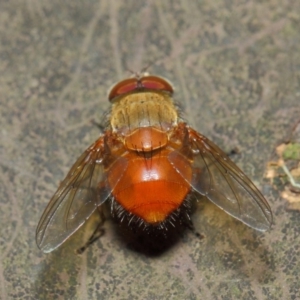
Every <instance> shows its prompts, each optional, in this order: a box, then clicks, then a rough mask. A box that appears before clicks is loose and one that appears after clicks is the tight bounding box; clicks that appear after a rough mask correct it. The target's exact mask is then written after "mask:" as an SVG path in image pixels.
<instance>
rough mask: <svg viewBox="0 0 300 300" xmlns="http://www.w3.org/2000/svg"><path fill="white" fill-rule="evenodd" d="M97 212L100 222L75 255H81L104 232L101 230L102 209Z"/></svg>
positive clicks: (103, 217)
mask: <svg viewBox="0 0 300 300" xmlns="http://www.w3.org/2000/svg"><path fill="white" fill-rule="evenodd" d="M98 211H99V215H100V222H99V224H98V225H97V227H96V229H95V230H94V232H93V234H92V235H91V237H90V238H89V239H88V241H87V242H86V243H85V244H84V245H83V246H82V247H80V248H79V249H77V250H76V253H77V254H82V253H83V252H84V251H85V250H86V249H87V248H88V247H89V246H90V245H92V244H93V243H94V242H95V241H97V240H98V239H99V238H100V237H101V236H102V235H103V234H104V232H105V230H104V228H103V224H104V222H105V216H104V213H103V209H102V208H101V207H98Z"/></svg>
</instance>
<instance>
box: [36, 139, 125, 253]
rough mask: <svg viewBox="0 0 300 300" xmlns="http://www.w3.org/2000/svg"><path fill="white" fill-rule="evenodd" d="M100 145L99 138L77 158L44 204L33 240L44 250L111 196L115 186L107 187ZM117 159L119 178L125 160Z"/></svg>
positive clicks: (102, 149) (63, 239) (101, 146)
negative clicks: (45, 205) (119, 161)
mask: <svg viewBox="0 0 300 300" xmlns="http://www.w3.org/2000/svg"><path fill="white" fill-rule="evenodd" d="M103 144H104V143H103V137H100V138H99V139H98V140H97V141H96V142H95V143H94V144H93V145H92V146H91V147H89V148H88V149H87V150H86V151H85V152H84V153H83V154H82V155H81V156H80V157H79V159H78V160H77V161H76V163H75V164H74V165H73V167H72V168H71V170H70V171H69V173H68V175H67V176H66V178H65V179H64V180H63V182H62V183H61V184H60V186H59V188H58V189H57V191H56V193H55V194H54V196H53V197H52V199H51V200H50V202H49V204H48V206H47V207H46V209H45V211H44V213H43V215H42V217H41V219H40V222H39V224H38V227H37V230H36V242H37V245H38V247H39V248H40V249H41V250H42V251H43V252H46V253H48V252H51V251H53V250H54V249H56V248H57V247H58V246H60V245H61V244H62V243H63V242H64V241H65V240H66V239H67V238H68V237H70V236H71V235H72V234H73V233H74V232H75V231H77V230H78V229H79V227H81V226H82V225H83V224H84V222H85V221H86V220H87V219H88V218H89V217H90V216H91V214H92V213H93V212H94V211H95V210H96V208H97V207H98V206H99V205H101V204H102V203H103V202H104V201H106V200H107V199H108V197H109V196H110V193H111V191H112V189H113V188H114V187H110V189H109V188H107V186H106V181H105V179H106V176H105V170H104V166H103V159H104V155H105V150H104V145H103ZM118 159H120V160H121V163H120V164H119V165H120V173H119V174H120V178H121V176H122V174H123V171H124V170H125V169H126V167H127V161H126V159H124V158H122V157H120V158H118Z"/></svg>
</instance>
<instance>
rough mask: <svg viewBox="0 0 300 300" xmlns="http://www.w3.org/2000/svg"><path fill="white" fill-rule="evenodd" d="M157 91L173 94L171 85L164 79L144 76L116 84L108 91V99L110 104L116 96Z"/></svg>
mask: <svg viewBox="0 0 300 300" xmlns="http://www.w3.org/2000/svg"><path fill="white" fill-rule="evenodd" d="M144 89H145V90H158V91H166V92H169V93H170V94H173V91H174V90H173V87H172V85H171V84H170V83H169V82H168V81H166V80H165V79H163V78H161V77H157V76H144V77H141V78H129V79H125V80H123V81H120V82H118V83H117V84H116V85H115V86H113V88H112V89H111V90H110V92H109V95H108V99H109V101H110V102H112V101H113V100H114V99H115V98H117V97H118V96H121V95H124V94H127V93H130V92H134V91H140V90H144Z"/></svg>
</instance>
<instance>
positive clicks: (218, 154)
mask: <svg viewBox="0 0 300 300" xmlns="http://www.w3.org/2000/svg"><path fill="white" fill-rule="evenodd" d="M188 135H189V138H188V143H187V145H186V146H185V149H182V150H181V152H182V154H180V153H179V152H173V153H171V154H170V156H169V160H170V162H171V163H172V164H173V165H174V167H175V168H176V165H175V162H176V161H177V158H176V157H177V156H178V155H183V154H185V153H187V152H189V153H190V156H192V157H193V162H192V166H193V177H192V179H191V182H190V184H191V186H192V188H193V189H194V190H195V191H197V192H198V193H200V194H201V195H204V196H206V197H207V198H208V199H209V200H210V201H212V202H213V203H215V204H216V205H217V206H219V207H220V208H221V209H223V210H224V211H226V212H227V213H228V214H230V215H231V216H233V217H235V218H237V219H238V220H240V221H242V222H243V223H245V224H246V225H248V226H250V227H252V228H254V229H257V230H260V231H265V230H267V229H269V228H270V226H271V224H272V212H271V208H270V206H269V204H268V202H267V201H266V200H265V198H264V196H263V195H262V194H261V193H260V191H259V190H258V189H257V188H256V186H255V185H254V184H253V183H252V181H251V180H250V179H249V178H248V177H247V176H246V175H245V174H244V173H243V172H242V171H241V170H240V169H239V168H238V166H237V165H236V164H235V163H234V162H232V161H231V160H230V159H229V157H228V156H227V155H226V154H225V153H224V152H223V151H222V150H221V149H220V148H219V147H218V146H216V145H215V144H214V143H213V142H211V141H210V140H208V139H207V138H206V137H205V136H203V135H201V134H199V133H198V132H196V131H195V130H193V129H191V128H188ZM177 171H178V172H179V173H181V174H183V170H179V169H177Z"/></svg>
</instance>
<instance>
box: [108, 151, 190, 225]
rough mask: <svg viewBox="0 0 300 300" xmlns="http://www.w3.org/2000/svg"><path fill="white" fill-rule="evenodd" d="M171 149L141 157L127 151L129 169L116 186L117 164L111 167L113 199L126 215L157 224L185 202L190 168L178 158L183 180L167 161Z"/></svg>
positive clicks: (188, 189)
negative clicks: (129, 214)
mask: <svg viewBox="0 0 300 300" xmlns="http://www.w3.org/2000/svg"><path fill="white" fill-rule="evenodd" d="M172 151H173V150H168V149H162V150H158V151H156V152H155V154H154V152H152V153H148V154H149V156H150V157H147V158H146V157H144V156H143V154H138V153H137V152H128V153H127V154H126V155H125V158H126V159H127V160H128V167H127V169H126V171H125V172H124V174H123V176H122V177H121V179H120V181H119V182H118V183H116V185H115V184H114V183H115V178H120V177H119V176H118V175H119V174H118V169H119V168H118V163H117V162H116V163H115V164H114V165H113V166H111V168H110V170H109V173H108V182H109V184H110V186H114V185H115V188H114V190H113V196H114V198H115V200H116V201H117V202H118V203H119V204H120V205H121V206H122V207H123V208H124V209H125V210H126V211H128V212H129V213H132V214H134V215H136V216H138V217H139V218H141V219H143V220H144V221H145V222H147V223H150V224H156V223H160V222H162V221H164V220H165V219H166V218H167V217H168V216H169V215H170V214H171V213H172V212H173V211H174V210H176V209H177V208H179V206H180V205H181V204H182V202H183V201H184V199H185V197H186V196H187V194H188V193H189V191H190V185H189V184H188V182H189V181H190V180H191V177H192V168H191V166H190V164H189V162H188V160H187V159H186V158H185V157H184V156H181V155H178V158H177V159H178V163H177V164H178V165H179V164H180V165H181V166H182V169H184V170H185V172H186V174H185V178H186V180H185V179H184V178H183V177H182V176H181V175H180V174H179V173H178V172H177V171H176V170H175V168H174V167H173V166H172V165H171V163H170V162H169V160H168V155H169V153H170V152H172Z"/></svg>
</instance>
